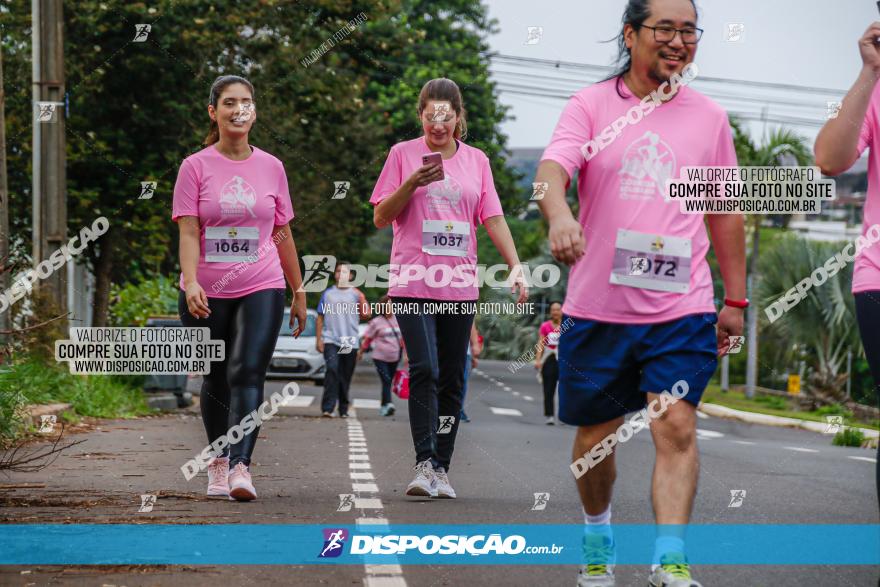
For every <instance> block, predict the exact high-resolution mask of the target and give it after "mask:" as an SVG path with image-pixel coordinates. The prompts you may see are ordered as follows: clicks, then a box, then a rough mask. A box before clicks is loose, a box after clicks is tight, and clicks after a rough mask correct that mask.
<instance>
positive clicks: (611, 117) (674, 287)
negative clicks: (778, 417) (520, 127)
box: [535, 0, 748, 587]
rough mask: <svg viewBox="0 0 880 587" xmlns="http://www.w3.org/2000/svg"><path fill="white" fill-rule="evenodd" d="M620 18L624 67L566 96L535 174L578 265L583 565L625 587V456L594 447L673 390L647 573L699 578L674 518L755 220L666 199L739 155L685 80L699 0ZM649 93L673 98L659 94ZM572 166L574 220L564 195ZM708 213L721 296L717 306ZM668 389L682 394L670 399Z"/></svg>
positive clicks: (593, 578)
mask: <svg viewBox="0 0 880 587" xmlns="http://www.w3.org/2000/svg"><path fill="white" fill-rule="evenodd" d="M622 21H623V27H622V31H621V32H620V34H619V37H618V49H619V57H620V62H621V64H622V66H621V68H620V69H619V70H618V71H617V72H616V73H615V74H614V75H613V76H612V77H611V78H609V79H607V80H605V81H603V82H600V83H597V84H594V85H592V86H590V87H588V88H584V89H583V90H581V91H579V92H578V93H576V94H575V95H574V96H573V97H572V98H571V99H570V100H569V101H568V104H567V105H566V107H565V109H564V110H563V113H562V116H561V117H560V120H559V123H558V124H557V126H556V129H555V131H554V133H553V138H552V139H551V142H550V145H549V146H548V147H547V150H546V151H544V155H543V157H542V160H541V162H540V163H539V166H538V172H537V178H536V180H535V181H536V182H546V184H547V188H548V189H547V190H546V192H545V195H544V198H543V199H542V200H540V201H539V202H538V204H539V206H540V207H541V211H542V213H543V214H544V217H545V218H546V219H547V221H548V224H549V240H550V247H551V252H552V253H553V256H554V257H555V258H556V259H557V260H559V261H561V262H564V263H566V264H569V265H571V266H572V268H571V272H570V274H569V278H568V288H567V291H566V296H565V303H564V305H563V313H564V314H565V316H567V317H570V318H571V320H570V321H569V320H568V319H566V330H565V331H564V332H562V333H561V335H560V337H559V355H558V360H559V419H560V420H561V421H562V422H564V423H566V424H571V425H574V426H578V431H577V435H576V437H575V443H574V447H573V449H572V455H573V462H572V472H575V469H577V471H578V472H575V477H576V478H577V486H578V491H579V493H580V497H581V502H582V504H583V507H584V516H585V521H586V528H585V530H586V531H585V536H584V538H585V540H584V547H585V548H584V550H585V555H586V557H585V558H586V563H587V564H585V565H584V566H583V567H582V568H581V571H580V576H579V577H578V584H579V585H582V586H586V585H590V586H598V585H602V586H607V585H614V575H613V562H614V541H613V535H612V532H611V528H610V523H611V494H612V490H613V487H614V480H615V477H616V465H615V461H616V455H615V453H614V451H613V450H612V451H606V453H605V456H604V458H602V459H596V460H594V459H593V458H592V456H591V454H590V452H591V450H592V449H593V447H595V446H597V445H599V444H600V442H601V441H602V439H603V438H605V437H606V436H609V435H612V436H613V435H614V434H615V433H616V431H617V429H618V427H619V426H620V425H621V424H622V423H623V416H624V415H625V414H627V413H628V412H631V411H636V410H640V409H642V408H644V407H646V402H655V403H649V405H650V406H657V405H659V404H660V402H661V401H662V402H663V403H665V404H667V406H668V409H667V410H666V411H665V413H662V414H660V415H659V417H652V418H650V429H651V435H652V437H653V440H654V448H655V453H656V462H655V465H654V471H653V476H652V480H651V495H652V504H653V506H654V515H655V519H656V522H657V524H659V525H663V526H661V527H658V538H657V540H656V543H655V548H654V555H653V559H652V560H653V565H652V569H651V573H650V576H649V579H648V582H649V584H650V585H654V586H657V587H659V586H660V585H663V586H670V587H694V586H699V583H697V582H696V581H694V580H693V579H692V578H691V573H690V567H689V565H688V563H687V559H686V556H685V548H684V539H683V537H684V532H683V528H681V527H679V528H677V529H673V528H670V526H667V525H683V524H687V523H688V522H689V520H690V515H691V510H692V508H693V501H694V496H695V495H696V490H697V479H698V475H699V453H698V451H697V435H696V406H697V404H698V403H699V401H700V397H701V396H702V394H703V391H704V390H705V388H706V385H707V383H708V382H709V379H710V378H711V377H712V374H713V373H714V371H715V368H716V365H717V355H718V354H721V353H724V352H727V349H728V348H729V346H730V339H729V337H731V336H739V335H741V334H742V331H743V308H745V307H746V306H747V305H748V302H747V300H745V294H746V280H745V273H746V272H745V231H744V228H743V218H742V216H741V215H738V214H737V215H733V214H731V215H711V216H709V217H708V218H704V217H703V215H701V214H694V215H686V214H682V213H680V212H679V206H678V203H676V202H673V201H669V202H667V201H666V200H665V195H666V179H670V178H677V177H678V176H679V170H680V169H681V168H682V167H686V166H694V167H696V166H736V164H737V161H736V152H735V150H734V145H733V133H732V131H731V128H730V124H729V122H728V118H727V113H726V112H725V111H724V109H723V108H721V107H720V106H719V105H717V104H716V103H714V102H713V101H712V100H710V99H709V98H707V97H706V96H704V95H702V94H700V93H698V92H697V91H695V90H693V89H692V88H691V87H689V86H687V85H686V84H684V83H682V81H681V80H682V79H683V78H684V76H687V75H688V73H689V72H690V74H691V75H693V73H694V69H693V67H692V66H690V64H691V63H692V62H693V60H694V57H695V55H696V49H697V43H698V41H699V39H700V36H701V34H702V30H701V29H699V28H698V26H697V9H696V5H695V3H694V2H693V1H692V0H629V1H628V2H627V4H626V8H625V11H624V15H623V19H622ZM663 84H665V85H663ZM654 91H658V92H663V95H664V97H665V98H664V100H663V101H662V102H660V101H659V100H658V102H659V104H654V100H653V98H652V97H651V93H652V92H654ZM621 120H623V122H624V124H623V125H621V124H620V121H621ZM612 125H613V126H612ZM606 129H613V130H612V131H608V132H606ZM618 130H619V134H618V132H617V131H618ZM609 137H610V140H608V139H609ZM594 139H595V140H594ZM597 141H600V143H601V148H600V146H599V145H597ZM575 170H577V171H578V199H579V204H580V206H579V218H578V219H575V218H574V217H573V216H572V212H571V209H570V208H569V206H568V204H567V203H566V201H565V190H566V188H567V186H568V185H569V182H570V181H571V177H572V175H573V174H574V172H575ZM707 221H708V222H707ZM707 223H708V226H709V230H710V231H711V233H712V241H711V243H712V245H713V246H714V250H715V255H716V257H717V259H718V264H719V266H720V268H721V276H722V277H723V280H724V288H725V291H726V297H725V300H724V304H725V305H724V308H723V309H722V310H721V312H720V314H718V315H716V313H715V304H714V292H713V285H712V275H711V272H710V270H709V264H708V262H707V261H706V254H707V253H708V251H709V246H710V241H709V238H708V235H707V234H706V224H707ZM584 250H588V251H589V253H590V254H589V256H584ZM644 265H648V267H649V268H653V270H651V269H649V270H647V271H643V267H644ZM636 269H638V271H636ZM660 269H662V271H660ZM569 322H570V323H571V324H572V325H571V327H568V324H569ZM716 322H717V323H718V328H717V331H716V327H715V324H716ZM679 382H680V383H679ZM669 390H672V391H673V393H674V394H675V397H676V398H678V397H680V399H676V401H674V402H673V401H671V397H672V396H670V394H668V393H665V392H667V391H669ZM661 398H662V400H661ZM585 455H586V456H585ZM647 474H648V472H647V471H644V472H643V475H645V476H647Z"/></svg>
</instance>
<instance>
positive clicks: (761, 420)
mask: <svg viewBox="0 0 880 587" xmlns="http://www.w3.org/2000/svg"><path fill="white" fill-rule="evenodd" d="M699 410H700V411H701V412H703V413H704V414H707V415H709V416H714V417H716V418H728V419H733V420H741V421H743V422H748V423H750V424H763V425H764V426H779V427H783V428H800V429H801V430H809V431H810V432H818V433H824V432H825V429H826V428H827V424H823V423H822V422H811V421H809V420H799V419H797V418H785V417H783V416H771V415H769V414H756V413H755V412H744V411H742V410H734V409H733V408H728V407H725V406H720V405H718V404H707V403H701V404H700V406H699ZM857 430H861V431H862V434H864V435H865V438H866V439H873V440H876V439H877V438H880V431H877V430H871V429H870V428H857Z"/></svg>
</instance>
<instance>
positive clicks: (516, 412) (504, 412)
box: [489, 406, 523, 416]
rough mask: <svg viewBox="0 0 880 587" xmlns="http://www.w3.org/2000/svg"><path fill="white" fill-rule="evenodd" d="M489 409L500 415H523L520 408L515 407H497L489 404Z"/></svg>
mask: <svg viewBox="0 0 880 587" xmlns="http://www.w3.org/2000/svg"><path fill="white" fill-rule="evenodd" d="M489 409H490V410H492V413H493V414H498V415H499V416H522V415H523V414H522V412H520V411H519V410H515V409H513V408H496V407H495V406H489Z"/></svg>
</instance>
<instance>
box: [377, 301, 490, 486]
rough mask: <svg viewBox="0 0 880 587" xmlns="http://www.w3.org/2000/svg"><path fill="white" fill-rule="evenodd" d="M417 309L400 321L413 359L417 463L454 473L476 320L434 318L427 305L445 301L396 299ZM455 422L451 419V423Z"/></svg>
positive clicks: (411, 387) (411, 391)
mask: <svg viewBox="0 0 880 587" xmlns="http://www.w3.org/2000/svg"><path fill="white" fill-rule="evenodd" d="M392 301H393V302H396V303H401V304H417V305H418V311H417V312H415V313H406V314H398V315H397V323H398V324H399V325H400V332H401V334H402V335H403V343H404V345H405V346H406V353H407V355H408V356H409V427H410V432H412V437H413V445H414V448H415V451H416V462H417V463H420V462H422V461H426V460H430V461H431V463H432V464H433V466H434V467H443V468H444V469H446V470H449V463H450V461H451V460H452V451H453V450H454V449H455V436H456V434H457V433H458V423H459V419H460V418H459V417H460V415H461V404H462V386H463V385H464V362H465V359H466V357H467V346H468V342H469V341H470V336H471V324H473V321H474V315H473V314H438V315H434V314H428V313H426V308H425V304H427V303H431V302H434V303H440V302H442V300H426V299H416V298H394V299H393V300H392ZM450 417H451V419H450Z"/></svg>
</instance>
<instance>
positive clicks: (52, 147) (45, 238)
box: [31, 0, 68, 314]
mask: <svg viewBox="0 0 880 587" xmlns="http://www.w3.org/2000/svg"><path fill="white" fill-rule="evenodd" d="M31 18H32V24H33V27H32V30H33V33H32V44H33V52H32V55H33V70H32V72H33V101H34V105H33V112H34V119H33V121H34V122H33V231H34V242H33V244H34V246H33V261H34V266H35V267H36V265H38V264H39V263H40V262H41V261H43V260H44V259H47V258H48V257H49V255H51V254H52V253H53V252H54V251H56V250H58V249H60V248H61V245H62V243H63V242H65V241H66V240H67V177H66V173H65V163H66V156H65V140H64V126H65V118H66V114H67V113H66V110H65V107H64V37H63V31H64V18H63V5H62V0H31ZM41 282H42V285H43V286H46V287H47V289H48V293H49V294H50V296H51V298H52V301H53V302H54V303H55V305H56V306H57V309H58V310H59V311H60V312H61V313H64V314H66V313H67V302H68V300H67V272H66V271H64V270H58V271H55V272H53V273H52V274H51V275H50V276H49V277H48V278H46V279H45V280H41Z"/></svg>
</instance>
